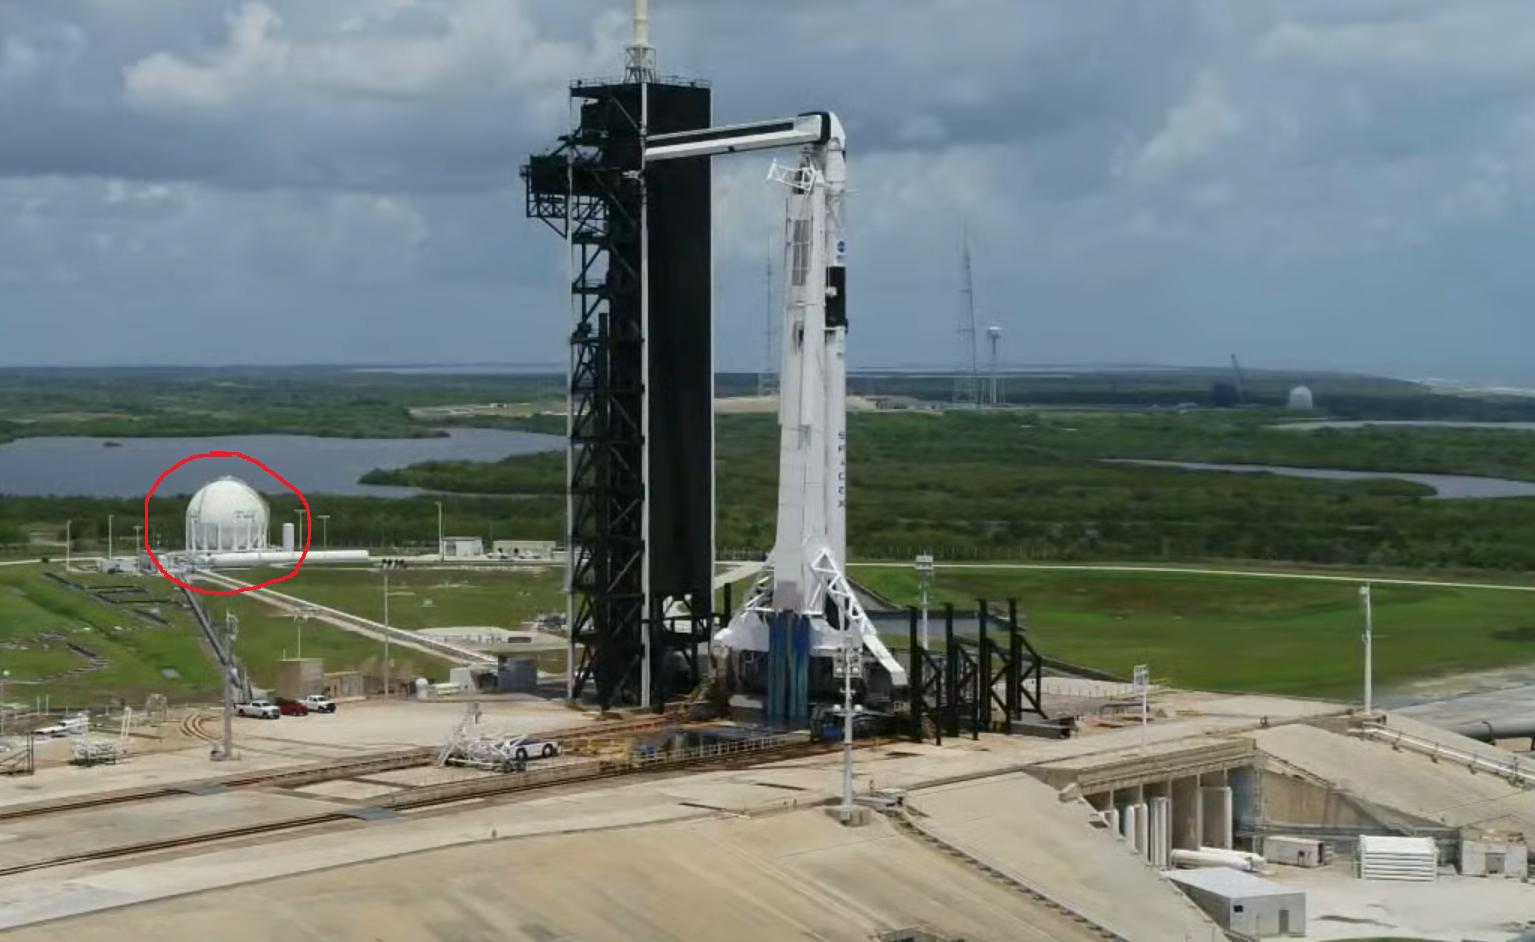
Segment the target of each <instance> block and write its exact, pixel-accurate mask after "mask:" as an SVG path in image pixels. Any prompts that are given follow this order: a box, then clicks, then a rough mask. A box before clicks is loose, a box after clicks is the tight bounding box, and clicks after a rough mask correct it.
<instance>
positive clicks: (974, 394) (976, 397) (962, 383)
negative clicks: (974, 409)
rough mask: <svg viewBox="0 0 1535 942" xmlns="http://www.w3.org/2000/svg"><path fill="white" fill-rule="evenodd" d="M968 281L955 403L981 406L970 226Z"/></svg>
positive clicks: (966, 256) (966, 255)
mask: <svg viewBox="0 0 1535 942" xmlns="http://www.w3.org/2000/svg"><path fill="white" fill-rule="evenodd" d="M961 259H962V263H963V270H964V282H963V284H962V285H961V287H960V293H961V294H962V295H963V296H964V303H963V304H961V305H960V309H959V328H958V331H957V333H958V334H959V372H958V373H956V374H955V376H954V403H955V404H956V405H971V406H979V405H980V404H981V365H980V360H979V358H978V356H977V354H976V349H975V283H974V279H973V278H972V273H971V270H970V227H969V226H966V227H965V234H964V250H963V253H962V255H961Z"/></svg>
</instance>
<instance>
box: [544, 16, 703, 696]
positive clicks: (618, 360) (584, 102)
mask: <svg viewBox="0 0 1535 942" xmlns="http://www.w3.org/2000/svg"><path fill="white" fill-rule="evenodd" d="M637 45H639V43H638V42H637ZM653 56H654V52H653V50H648V49H631V60H630V62H629V68H628V74H627V76H626V77H625V79H623V80H616V79H615V80H611V81H609V80H598V81H593V82H576V83H574V84H573V85H572V86H571V96H572V98H573V99H574V100H575V102H576V103H577V106H578V112H579V119H578V121H577V122H576V127H575V128H574V130H572V131H571V132H570V133H569V134H567V135H565V136H564V137H562V138H561V139H560V141H559V144H558V146H557V147H556V148H555V149H554V150H553V151H551V152H550V153H547V154H540V155H535V156H533V157H532V158H531V159H530V160H529V162H528V164H527V165H526V166H525V167H524V168H523V171H522V174H523V178H524V180H525V182H526V185H527V214H528V216H529V217H531V218H535V219H540V220H542V221H544V222H545V223H547V224H548V225H549V226H550V227H551V228H552V229H553V230H554V231H555V232H556V233H557V234H558V235H559V236H560V237H561V238H562V239H564V240H565V241H566V243H567V246H568V248H569V254H570V265H571V279H570V291H571V296H572V302H573V308H574V313H573V319H574V325H573V328H572V330H571V335H570V365H569V388H568V394H569V418H568V450H567V467H566V474H567V482H566V484H567V494H568V497H567V502H568V503H567V512H566V518H567V532H566V541H567V545H568V547H569V553H570V556H569V559H568V560H567V579H568V591H569V595H570V599H571V605H570V610H569V631H570V657H571V668H570V675H569V676H570V679H569V688H568V691H567V692H568V694H569V695H570V696H571V697H572V698H580V697H582V696H583V695H584V694H586V693H588V692H591V693H594V694H595V697H596V699H597V701H598V702H599V703H600V704H601V705H602V706H603V707H604V708H607V707H609V706H613V705H618V704H626V705H640V706H650V705H652V704H660V703H663V702H665V701H666V700H668V699H671V698H673V697H675V696H676V695H678V694H680V693H682V692H685V691H686V690H687V689H690V688H691V687H692V686H693V684H694V683H696V681H697V679H698V678H699V677H700V676H701V671H702V665H701V664H700V663H699V652H700V651H701V650H702V651H706V650H707V647H706V646H707V641H708V634H709V626H710V621H711V620H712V618H713V614H712V562H713V555H714V529H713V518H714V499H713V498H714V493H713V490H714V488H713V467H712V465H713V458H714V432H713V414H712V409H713V396H714V393H713V382H714V380H713V371H714V361H713V355H712V338H711V329H712V325H711V322H712V317H713V310H712V293H713V285H712V275H711V271H712V249H711V234H710V169H709V165H708V162H707V161H693V162H684V163H679V164H672V165H667V166H664V167H657V168H652V169H649V170H647V169H646V168H645V165H644V148H645V139H646V137H647V135H648V134H651V133H664V132H676V131H683V130H692V129H695V128H702V127H707V126H708V124H709V121H710V117H711V114H710V109H711V103H710V92H709V88H708V86H707V85H706V84H705V83H702V82H695V81H685V80H681V79H674V78H664V79H663V78H656V77H655V76H654V71H653V62H654V59H653ZM658 470H659V471H660V472H661V473H655V472H657V471H658Z"/></svg>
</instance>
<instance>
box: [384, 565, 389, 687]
mask: <svg viewBox="0 0 1535 942" xmlns="http://www.w3.org/2000/svg"><path fill="white" fill-rule="evenodd" d="M383 570H384V696H385V697H386V698H387V697H388V696H389V560H387V559H386V560H384V565H383Z"/></svg>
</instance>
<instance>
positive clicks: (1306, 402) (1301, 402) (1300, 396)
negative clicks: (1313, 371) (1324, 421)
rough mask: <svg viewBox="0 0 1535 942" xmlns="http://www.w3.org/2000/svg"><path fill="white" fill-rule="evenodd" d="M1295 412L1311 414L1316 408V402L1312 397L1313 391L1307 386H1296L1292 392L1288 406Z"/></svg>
mask: <svg viewBox="0 0 1535 942" xmlns="http://www.w3.org/2000/svg"><path fill="white" fill-rule="evenodd" d="M1286 408H1289V409H1290V410H1292V411H1294V412H1310V411H1311V410H1312V409H1315V408H1316V400H1315V399H1314V398H1313V397H1312V395H1311V389H1310V388H1309V387H1306V386H1296V387H1295V388H1294V389H1292V390H1290V399H1289V402H1288V404H1287V406H1286Z"/></svg>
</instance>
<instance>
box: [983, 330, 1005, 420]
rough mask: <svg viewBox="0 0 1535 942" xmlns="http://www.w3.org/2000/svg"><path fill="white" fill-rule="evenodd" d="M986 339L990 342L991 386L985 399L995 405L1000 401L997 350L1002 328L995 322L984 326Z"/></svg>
mask: <svg viewBox="0 0 1535 942" xmlns="http://www.w3.org/2000/svg"><path fill="white" fill-rule="evenodd" d="M986 339H987V340H988V341H990V342H991V388H990V389H988V390H987V401H989V402H990V403H991V404H992V405H996V404H997V403H999V402H1000V401H1001V397H1000V396H999V395H998V384H999V383H1000V382H1001V380H1000V379H999V376H1000V374H1001V360H1000V359H999V357H998V351H999V350H1000V348H1001V346H1002V328H1001V327H1000V326H998V325H997V324H992V325H991V326H990V327H988V328H986Z"/></svg>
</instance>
